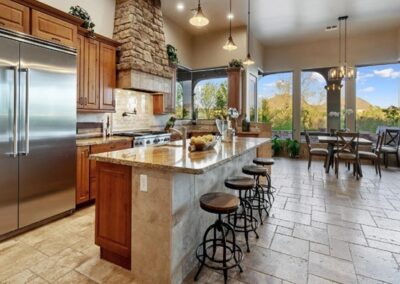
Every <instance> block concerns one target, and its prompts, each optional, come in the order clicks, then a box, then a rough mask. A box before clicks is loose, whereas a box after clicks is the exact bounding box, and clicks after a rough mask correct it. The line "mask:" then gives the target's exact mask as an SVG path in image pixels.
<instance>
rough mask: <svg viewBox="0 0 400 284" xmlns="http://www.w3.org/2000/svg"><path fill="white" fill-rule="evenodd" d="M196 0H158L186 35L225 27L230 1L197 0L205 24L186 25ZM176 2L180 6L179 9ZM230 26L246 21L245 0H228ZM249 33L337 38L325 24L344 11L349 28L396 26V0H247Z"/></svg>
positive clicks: (267, 37) (286, 38) (267, 38)
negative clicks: (207, 21) (230, 12)
mask: <svg viewBox="0 0 400 284" xmlns="http://www.w3.org/2000/svg"><path fill="white" fill-rule="evenodd" d="M197 2H198V1H197V0H162V9H163V13H164V16H166V17H167V18H169V19H170V20H172V21H174V22H175V23H177V24H179V25H180V26H181V27H183V28H184V29H185V30H187V31H188V32H189V33H191V34H199V33H204V32H210V31H215V30H222V29H227V28H228V25H229V22H228V19H227V14H228V12H229V0H202V1H201V5H202V7H203V12H204V14H205V15H206V16H207V18H208V19H209V20H210V24H209V25H208V26H206V27H204V28H201V29H199V28H196V27H193V26H191V25H190V24H189V22H188V21H189V18H190V17H191V15H192V12H191V9H193V8H196V7H197ZM178 3H183V5H184V9H183V10H182V11H178V9H177V5H178ZM232 7H233V8H232V12H233V14H234V19H233V23H232V25H233V26H234V27H237V26H244V25H246V21H247V0H232ZM251 13H252V17H251V19H252V20H251V26H252V33H253V34H254V35H255V37H256V38H257V39H258V40H260V41H261V42H262V43H263V44H264V45H275V44H283V43H288V42H296V41H308V40H317V39H323V38H329V37H336V36H337V33H336V32H326V31H325V27H326V26H329V25H334V24H337V17H338V16H343V15H349V33H351V34H358V33H364V32H367V31H371V30H382V29H388V28H395V27H400V0H251Z"/></svg>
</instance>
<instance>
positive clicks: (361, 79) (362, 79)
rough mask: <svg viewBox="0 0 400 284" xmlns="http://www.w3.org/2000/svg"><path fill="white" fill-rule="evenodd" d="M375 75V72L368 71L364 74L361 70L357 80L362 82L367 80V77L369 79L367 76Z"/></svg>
mask: <svg viewBox="0 0 400 284" xmlns="http://www.w3.org/2000/svg"><path fill="white" fill-rule="evenodd" d="M374 76H375V75H374V74H373V73H366V74H363V73H361V72H360V71H357V81H360V82H361V81H362V82H365V81H366V80H365V79H367V78H372V77H374Z"/></svg>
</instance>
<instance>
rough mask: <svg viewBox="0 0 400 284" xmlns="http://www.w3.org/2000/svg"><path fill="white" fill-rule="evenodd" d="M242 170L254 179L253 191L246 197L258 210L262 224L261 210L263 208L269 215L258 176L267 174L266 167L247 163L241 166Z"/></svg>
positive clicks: (267, 202)
mask: <svg viewBox="0 0 400 284" xmlns="http://www.w3.org/2000/svg"><path fill="white" fill-rule="evenodd" d="M242 172H243V173H244V174H246V175H251V176H253V178H254V180H255V182H256V183H255V186H254V188H253V190H254V193H253V194H252V195H251V196H248V197H246V199H247V200H249V201H250V203H251V205H252V206H253V209H256V210H258V215H259V216H260V222H261V225H263V219H262V212H263V210H264V211H265V213H266V214H267V216H269V212H268V204H269V200H267V199H265V193H264V188H263V187H262V185H261V184H260V177H266V176H267V169H266V168H264V167H261V166H256V165H248V166H244V167H243V168H242Z"/></svg>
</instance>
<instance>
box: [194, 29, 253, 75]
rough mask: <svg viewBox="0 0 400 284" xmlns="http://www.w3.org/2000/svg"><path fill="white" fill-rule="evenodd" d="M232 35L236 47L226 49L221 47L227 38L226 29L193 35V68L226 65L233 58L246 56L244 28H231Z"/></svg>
mask: <svg viewBox="0 0 400 284" xmlns="http://www.w3.org/2000/svg"><path fill="white" fill-rule="evenodd" d="M232 37H233V41H234V42H235V44H236V45H237V46H238V48H237V49H236V50H234V51H230V52H229V51H226V50H224V49H223V48H222V46H223V45H224V44H225V42H226V40H227V39H228V31H227V30H224V31H217V32H213V33H207V34H202V35H198V36H195V37H194V38H193V49H192V50H193V68H195V69H199V68H207V67H216V66H226V65H228V62H229V61H230V60H231V59H233V58H237V59H241V58H244V57H245V56H246V28H245V27H242V28H237V29H233V30H232Z"/></svg>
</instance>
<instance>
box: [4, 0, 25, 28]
mask: <svg viewBox="0 0 400 284" xmlns="http://www.w3.org/2000/svg"><path fill="white" fill-rule="evenodd" d="M29 18H30V15H29V7H27V6H24V5H21V4H18V3H15V2H13V1H11V0H0V28H5V29H10V30H14V31H17V32H23V33H29Z"/></svg>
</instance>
